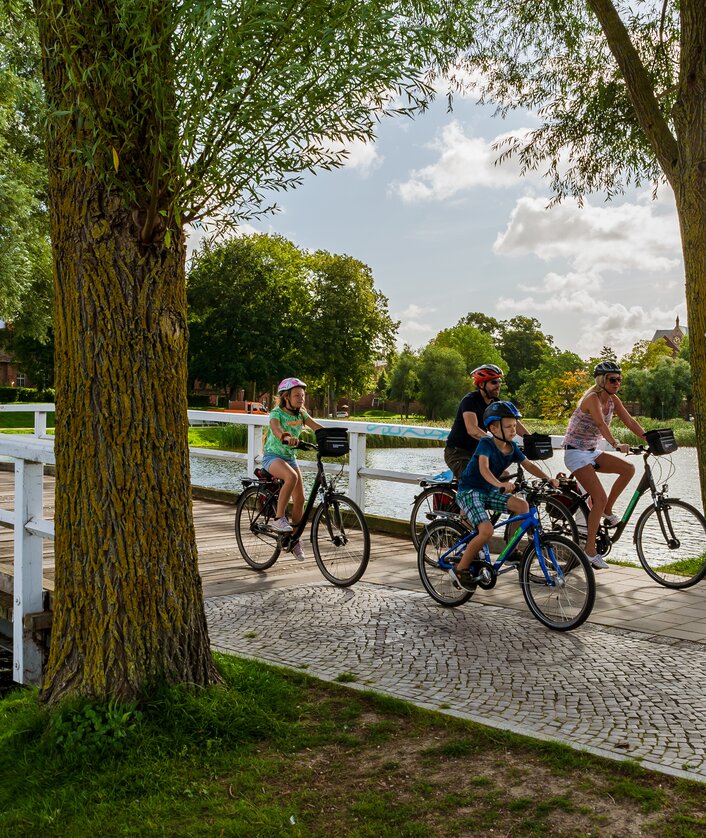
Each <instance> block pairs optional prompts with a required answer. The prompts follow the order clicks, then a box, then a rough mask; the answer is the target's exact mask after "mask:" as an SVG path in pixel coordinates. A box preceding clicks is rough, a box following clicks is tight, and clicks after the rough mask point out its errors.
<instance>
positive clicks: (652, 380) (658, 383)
mask: <svg viewBox="0 0 706 838" xmlns="http://www.w3.org/2000/svg"><path fill="white" fill-rule="evenodd" d="M690 394H691V368H690V367H689V364H688V363H687V362H686V361H683V360H682V359H681V358H676V359H672V358H661V359H660V360H659V361H658V362H657V363H656V364H655V365H654V366H653V367H650V368H641V367H634V368H632V369H630V370H628V372H627V374H626V376H625V381H624V386H623V395H624V397H625V399H626V400H629V401H637V402H639V403H640V406H641V408H642V411H643V412H644V413H645V414H646V415H647V416H651V417H653V418H654V419H673V418H675V417H677V416H679V415H680V411H679V409H680V407H681V405H682V403H683V402H684V399H686V398H688V397H689V396H690Z"/></svg>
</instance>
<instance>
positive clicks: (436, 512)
mask: <svg viewBox="0 0 706 838" xmlns="http://www.w3.org/2000/svg"><path fill="white" fill-rule="evenodd" d="M458 513H459V509H458V505H457V504H456V491H455V490H454V489H452V488H451V487H450V486H449V484H448V483H446V484H443V483H442V484H439V485H438V486H428V487H427V488H426V489H424V490H423V491H422V492H420V493H419V494H418V495H417V497H416V498H415V499H414V503H413V505H412V512H411V514H410V516H409V534H410V536H411V537H412V544H414V549H415V550H419V545H420V543H421V541H422V536H423V535H424V532H425V531H426V529H427V527H428V526H429V524H431V523H433V522H434V521H438V520H440V519H441V518H446V517H448V514H455V515H458Z"/></svg>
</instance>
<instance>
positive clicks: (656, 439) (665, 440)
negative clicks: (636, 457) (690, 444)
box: [645, 428, 679, 456]
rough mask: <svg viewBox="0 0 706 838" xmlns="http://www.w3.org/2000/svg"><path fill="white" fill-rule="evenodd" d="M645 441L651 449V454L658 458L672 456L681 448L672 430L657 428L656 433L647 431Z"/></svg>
mask: <svg viewBox="0 0 706 838" xmlns="http://www.w3.org/2000/svg"><path fill="white" fill-rule="evenodd" d="M645 439H646V440H647V444H648V445H649V447H650V453H651V454H655V455H657V456H660V455H662V454H672V453H673V452H674V451H676V450H677V448H678V447H679V446H678V445H677V441H676V439H675V438H674V431H673V430H672V429H671V428H657V429H656V430H654V431H647V432H646V433H645Z"/></svg>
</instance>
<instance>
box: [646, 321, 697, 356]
mask: <svg viewBox="0 0 706 838" xmlns="http://www.w3.org/2000/svg"><path fill="white" fill-rule="evenodd" d="M688 334H689V330H688V329H687V328H683V329H682V327H681V326H680V325H679V317H677V322H676V324H675V326H674V328H673V329H657V331H656V332H655V333H654V336H653V337H652V340H651V343H654V342H655V341H656V340H660V339H661V340H663V341H664V342H665V343H666V344H667V346H668V347H669V348H670V349H671V350H672V354H673V355H676V354H677V353H678V352H679V350H680V349H681V345H682V342H683V340H684V338H685V337H686V336H687V335H688Z"/></svg>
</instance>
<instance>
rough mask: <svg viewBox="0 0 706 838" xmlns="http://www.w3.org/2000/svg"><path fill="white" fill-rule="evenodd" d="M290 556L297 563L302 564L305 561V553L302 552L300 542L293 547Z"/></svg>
mask: <svg viewBox="0 0 706 838" xmlns="http://www.w3.org/2000/svg"><path fill="white" fill-rule="evenodd" d="M292 555H293V556H294V558H295V559H296V560H297V561H298V562H303V561H304V560H305V559H306V553H305V552H304V548H303V547H302V543H301V541H297V543H296V544H295V545H294V547H292Z"/></svg>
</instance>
